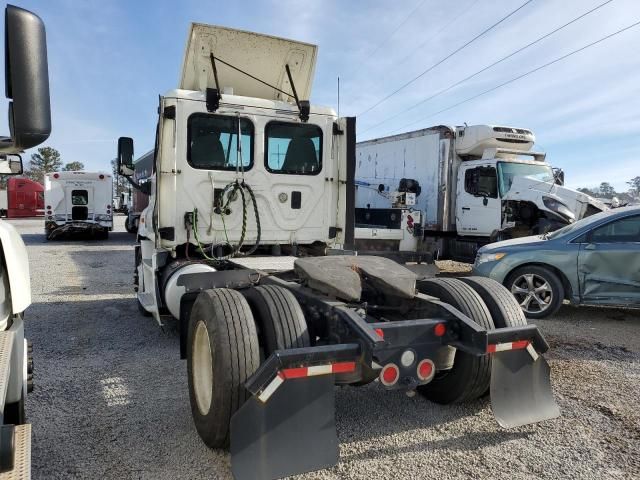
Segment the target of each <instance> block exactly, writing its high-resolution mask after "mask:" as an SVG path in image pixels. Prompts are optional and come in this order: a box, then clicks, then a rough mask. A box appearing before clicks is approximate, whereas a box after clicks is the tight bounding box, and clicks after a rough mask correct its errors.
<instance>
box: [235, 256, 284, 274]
mask: <svg viewBox="0 0 640 480" xmlns="http://www.w3.org/2000/svg"><path fill="white" fill-rule="evenodd" d="M295 261H296V257H289V256H283V257H237V258H233V259H231V262H232V263H235V264H236V265H239V266H241V267H244V268H250V269H253V270H261V271H263V272H284V271H287V270H293V264H294V262H295Z"/></svg>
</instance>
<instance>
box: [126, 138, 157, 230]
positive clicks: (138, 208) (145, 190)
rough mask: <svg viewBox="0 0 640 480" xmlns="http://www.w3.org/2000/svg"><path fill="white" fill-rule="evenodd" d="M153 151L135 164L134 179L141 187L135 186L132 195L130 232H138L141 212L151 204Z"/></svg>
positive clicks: (128, 226) (129, 217)
mask: <svg viewBox="0 0 640 480" xmlns="http://www.w3.org/2000/svg"><path fill="white" fill-rule="evenodd" d="M153 153H154V151H153V150H151V151H149V152H147V153H145V154H144V155H142V156H141V157H140V158H139V159H137V160H136V161H135V162H134V164H133V181H134V183H135V184H136V185H139V187H140V188H134V189H133V192H132V195H131V205H130V207H129V210H128V213H127V221H126V223H125V228H126V229H127V232H129V233H137V232H138V224H139V222H140V214H141V213H142V211H143V210H144V209H145V208H147V205H149V191H150V187H151V183H150V182H151V175H153Z"/></svg>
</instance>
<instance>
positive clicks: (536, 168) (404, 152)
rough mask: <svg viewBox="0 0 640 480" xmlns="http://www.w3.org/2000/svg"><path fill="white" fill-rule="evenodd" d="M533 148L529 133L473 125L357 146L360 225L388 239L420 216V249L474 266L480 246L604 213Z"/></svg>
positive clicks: (603, 207)
mask: <svg viewBox="0 0 640 480" xmlns="http://www.w3.org/2000/svg"><path fill="white" fill-rule="evenodd" d="M534 141H535V137H534V134H533V133H532V132H531V131H530V130H527V129H524V128H512V127H504V126H496V125H473V126H464V127H448V126H435V127H431V128H426V129H423V130H418V131H415V132H409V133H404V134H401V135H394V136H391V137H384V138H379V139H375V140H368V141H365V142H360V143H358V144H357V146H356V152H357V158H358V166H357V169H356V184H357V193H356V224H357V225H358V226H360V227H376V226H377V227H382V228H381V230H380V232H379V234H378V235H379V236H383V235H384V231H383V230H384V229H385V228H386V229H390V230H394V229H398V228H399V222H400V217H401V215H402V212H405V213H404V214H405V215H407V214H409V215H411V211H415V213H414V214H413V216H416V215H417V216H418V218H419V219H420V220H419V221H417V222H415V223H416V225H417V228H415V230H414V234H415V235H416V236H418V237H419V240H420V243H421V245H420V246H419V247H418V248H422V249H424V250H427V251H430V252H432V253H434V254H436V255H437V256H438V257H439V258H456V259H466V260H471V261H472V260H473V258H475V252H476V250H477V249H478V248H479V247H480V246H481V245H483V244H486V243H489V242H492V241H496V240H501V239H505V238H511V237H520V236H526V235H534V234H542V233H544V232H546V231H550V230H555V229H557V228H559V227H562V226H564V225H567V224H569V223H572V222H574V221H575V220H579V219H581V218H583V217H585V216H589V215H592V214H594V213H598V212H600V211H602V210H606V209H607V207H606V205H604V204H603V203H602V202H600V201H598V200H596V199H594V198H592V197H590V196H588V195H585V194H584V193H580V192H577V191H575V190H572V189H569V188H566V187H564V186H563V183H564V180H563V174H561V173H560V172H558V171H557V170H555V169H554V168H553V167H552V166H551V165H550V164H548V163H547V162H546V161H545V154H544V153H540V152H535V151H532V150H531V148H532V147H533V145H534ZM407 210H409V212H408V213H407ZM363 236H364V237H366V235H364V234H363V235H358V234H356V237H363ZM362 240H364V239H362Z"/></svg>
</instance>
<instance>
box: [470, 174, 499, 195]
mask: <svg viewBox="0 0 640 480" xmlns="http://www.w3.org/2000/svg"><path fill="white" fill-rule="evenodd" d="M464 190H465V191H466V192H467V193H470V194H471V195H476V196H479V197H490V198H498V177H497V176H496V169H495V168H493V167H476V168H470V169H469V170H467V171H466V172H465V174H464Z"/></svg>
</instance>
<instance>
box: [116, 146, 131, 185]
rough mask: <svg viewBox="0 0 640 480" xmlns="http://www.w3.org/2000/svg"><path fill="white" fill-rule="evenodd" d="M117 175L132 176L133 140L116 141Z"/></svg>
mask: <svg viewBox="0 0 640 480" xmlns="http://www.w3.org/2000/svg"><path fill="white" fill-rule="evenodd" d="M118 173H120V175H125V176H127V177H130V176H131V175H133V138H131V137H120V138H119V139H118Z"/></svg>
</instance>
